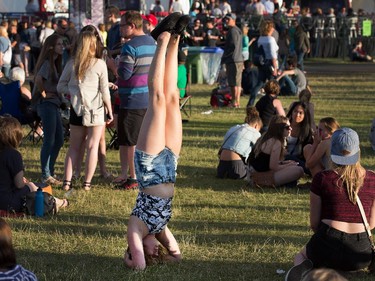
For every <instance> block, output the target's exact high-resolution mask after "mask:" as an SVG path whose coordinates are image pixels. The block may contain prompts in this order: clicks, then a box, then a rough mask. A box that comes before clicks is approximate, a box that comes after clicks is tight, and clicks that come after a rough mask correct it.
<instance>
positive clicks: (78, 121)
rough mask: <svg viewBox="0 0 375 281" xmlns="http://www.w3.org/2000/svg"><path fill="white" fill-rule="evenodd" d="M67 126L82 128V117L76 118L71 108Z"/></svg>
mask: <svg viewBox="0 0 375 281" xmlns="http://www.w3.org/2000/svg"><path fill="white" fill-rule="evenodd" d="M69 124H70V125H74V126H81V127H82V126H83V125H82V116H77V113H76V112H75V111H74V109H73V107H72V106H71V107H70V115H69Z"/></svg>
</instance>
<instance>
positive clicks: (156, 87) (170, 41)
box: [124, 13, 189, 270]
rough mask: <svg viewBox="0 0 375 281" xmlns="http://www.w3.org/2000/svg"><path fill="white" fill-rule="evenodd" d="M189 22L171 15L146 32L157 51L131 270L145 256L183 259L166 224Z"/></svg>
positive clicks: (131, 226)
mask: <svg viewBox="0 0 375 281" xmlns="http://www.w3.org/2000/svg"><path fill="white" fill-rule="evenodd" d="M188 23H189V16H181V15H180V14H179V13H173V14H171V15H169V16H168V17H166V18H165V19H164V20H163V21H162V22H161V23H160V24H159V25H158V26H157V27H156V28H155V29H154V30H153V31H152V32H151V36H152V37H154V39H156V40H157V47H156V53H155V55H154V57H153V60H152V62H151V66H150V73H149V76H148V77H149V78H148V87H149V107H148V109H147V112H146V115H145V117H144V120H143V123H142V126H141V129H140V133H139V138H138V142H137V149H136V152H135V168H136V174H137V180H138V184H139V189H140V190H139V193H138V197H137V200H136V205H135V207H134V209H133V211H132V213H131V216H130V218H129V223H128V231H127V240H128V245H129V248H128V250H127V251H126V252H125V256H124V262H125V265H126V266H127V267H129V268H133V269H138V270H143V269H145V268H146V265H147V264H148V263H147V261H148V258H147V257H148V256H151V257H152V259H154V260H157V262H165V261H169V262H178V261H180V260H181V258H182V257H181V252H180V248H179V246H178V243H177V241H176V239H175V237H174V236H173V234H172V232H171V231H170V230H169V228H168V226H167V223H168V221H169V220H170V218H171V216H172V209H171V206H172V198H173V195H174V183H175V181H176V169H177V160H178V155H179V154H180V150H181V143H182V121H181V112H180V106H179V91H178V88H177V56H178V42H179V39H180V34H182V32H183V30H184V29H185V27H186V26H187V25H188ZM161 245H162V246H163V247H164V248H166V252H167V253H166V254H165V255H161V252H160V250H159V249H160V248H162V246H161Z"/></svg>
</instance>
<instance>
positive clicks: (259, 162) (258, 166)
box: [249, 151, 271, 172]
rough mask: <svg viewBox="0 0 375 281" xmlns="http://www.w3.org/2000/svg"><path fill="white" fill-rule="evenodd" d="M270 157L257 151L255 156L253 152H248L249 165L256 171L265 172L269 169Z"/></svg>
mask: <svg viewBox="0 0 375 281" xmlns="http://www.w3.org/2000/svg"><path fill="white" fill-rule="evenodd" d="M270 159H271V155H270V154H267V153H264V152H262V151H261V152H259V154H258V156H257V157H255V155H254V153H250V160H249V162H250V165H251V166H252V167H253V168H254V169H255V171H257V172H267V171H269V170H270Z"/></svg>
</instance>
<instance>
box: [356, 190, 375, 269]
mask: <svg viewBox="0 0 375 281" xmlns="http://www.w3.org/2000/svg"><path fill="white" fill-rule="evenodd" d="M356 197H357V205H358V209H359V212H360V213H361V217H362V222H363V225H364V226H365V229H366V233H367V236H368V239H369V241H370V244H371V248H372V259H371V263H370V265H369V266H368V269H369V270H370V271H371V272H372V273H374V272H375V245H374V240H373V239H372V234H371V229H370V225H369V224H368V222H367V218H366V214H365V211H364V210H363V206H362V202H361V200H360V199H359V196H358V194H357V195H356Z"/></svg>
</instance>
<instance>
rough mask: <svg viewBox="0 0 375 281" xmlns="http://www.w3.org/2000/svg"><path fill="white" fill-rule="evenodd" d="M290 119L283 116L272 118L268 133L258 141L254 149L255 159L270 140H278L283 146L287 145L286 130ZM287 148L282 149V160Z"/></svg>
mask: <svg viewBox="0 0 375 281" xmlns="http://www.w3.org/2000/svg"><path fill="white" fill-rule="evenodd" d="M288 121H289V120H288V118H287V117H285V116H281V115H275V116H273V117H272V118H271V120H270V124H269V126H268V129H267V131H266V132H265V133H264V134H263V135H262V136H261V137H260V138H259V139H258V140H257V142H256V144H255V147H254V154H255V157H257V156H258V155H259V153H260V152H261V151H262V145H263V144H264V143H265V142H266V141H267V140H269V139H272V138H273V139H277V140H278V141H280V142H281V144H282V145H284V143H285V137H284V130H285V125H286V123H287V122H288ZM284 152H285V148H283V149H281V153H280V158H281V157H282V156H283V155H284Z"/></svg>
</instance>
